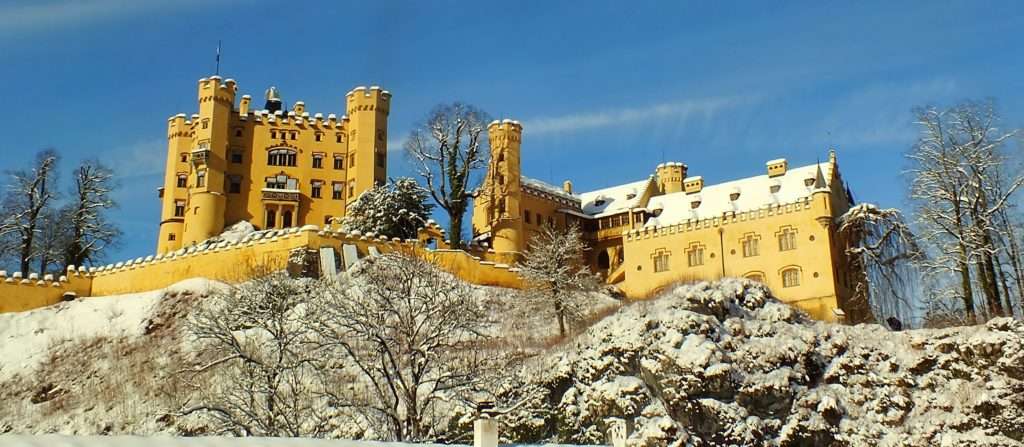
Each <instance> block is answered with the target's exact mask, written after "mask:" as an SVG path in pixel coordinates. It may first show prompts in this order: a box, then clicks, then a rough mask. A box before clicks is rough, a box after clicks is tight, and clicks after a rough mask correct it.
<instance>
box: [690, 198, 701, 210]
mask: <svg viewBox="0 0 1024 447" xmlns="http://www.w3.org/2000/svg"><path fill="white" fill-rule="evenodd" d="M697 208H700V200H694V201H692V202H690V209H691V210H695V209H697Z"/></svg>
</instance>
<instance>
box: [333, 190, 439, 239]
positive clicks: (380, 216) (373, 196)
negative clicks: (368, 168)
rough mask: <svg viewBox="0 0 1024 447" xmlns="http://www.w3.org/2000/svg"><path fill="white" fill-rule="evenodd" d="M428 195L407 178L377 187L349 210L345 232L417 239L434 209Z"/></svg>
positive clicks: (343, 221) (354, 203) (344, 227)
mask: <svg viewBox="0 0 1024 447" xmlns="http://www.w3.org/2000/svg"><path fill="white" fill-rule="evenodd" d="M429 195H430V193H429V191H427V190H426V189H424V188H423V187H421V186H420V185H419V184H417V183H416V180H413V179H411V178H408V177H400V178H398V179H395V180H392V181H391V182H390V183H388V184H384V185H376V186H374V187H373V188H371V189H368V190H366V191H365V192H363V193H362V194H361V195H360V196H359V198H357V199H356V201H355V202H353V203H352V205H350V206H349V207H348V210H347V212H346V214H345V217H344V219H342V223H341V226H342V229H343V230H344V231H356V230H358V231H361V232H363V233H367V232H374V233H377V234H382V235H384V236H387V237H397V238H401V239H414V238H415V237H416V232H417V230H419V229H420V228H421V227H423V225H424V223H425V222H426V220H427V219H428V218H429V217H430V213H431V211H432V209H433V205H431V204H429V203H427V200H428V198H429Z"/></svg>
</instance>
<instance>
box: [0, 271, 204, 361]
mask: <svg viewBox="0 0 1024 447" xmlns="http://www.w3.org/2000/svg"><path fill="white" fill-rule="evenodd" d="M211 284H212V283H211V282H210V281H208V280H205V279H188V280H184V281H181V282H179V283H176V284H174V285H172V286H170V287H168V288H167V289H164V290H156V291H151V292H143V293H135V294H126V295H115V296H108V297H98V298H83V299H79V300H75V301H68V302H61V303H58V304H54V305H52V306H47V307H43V308H39V309H34V310H30V311H27V312H12V313H4V314H0V381H3V380H4V379H9V378H11V376H12V375H14V374H15V373H19V372H20V373H31V371H33V370H34V369H35V368H36V367H37V366H39V364H40V363H41V362H42V361H43V360H45V359H46V357H47V356H48V355H49V351H50V350H49V348H50V346H52V345H54V344H57V343H61V342H65V341H69V340H75V339H81V338H84V337H111V338H113V337H131V336H139V335H142V331H143V329H144V328H143V322H144V321H145V320H146V319H147V318H148V317H149V315H150V312H151V311H152V309H153V305H154V304H155V303H156V302H157V301H158V300H159V299H160V297H162V296H163V295H164V293H165V292H171V293H174V292H177V291H183V290H190V291H195V292H199V293H202V292H205V291H206V290H207V289H209V288H210V287H211Z"/></svg>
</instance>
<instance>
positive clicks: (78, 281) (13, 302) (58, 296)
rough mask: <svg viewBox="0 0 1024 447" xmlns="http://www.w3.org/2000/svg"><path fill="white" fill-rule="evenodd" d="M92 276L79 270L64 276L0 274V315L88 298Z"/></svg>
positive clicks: (19, 273)
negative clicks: (69, 298) (67, 299)
mask: <svg viewBox="0 0 1024 447" xmlns="http://www.w3.org/2000/svg"><path fill="white" fill-rule="evenodd" d="M91 290H92V275H91V274H90V273H89V272H88V271H87V270H86V269H85V268H82V267H79V268H77V269H76V268H75V267H73V266H72V267H69V268H68V271H67V274H66V275H60V276H59V277H55V276H54V275H52V274H44V275H42V276H41V277H40V275H39V274H38V273H29V274H28V275H27V276H25V275H23V274H22V273H21V272H14V273H12V274H10V275H8V273H7V271H5V270H0V312H20V311H24V310H30V309H35V308H38V307H43V306H49V305H51V304H56V303H58V302H60V301H61V300H64V299H66V298H67V297H82V296H89V294H90V293H91Z"/></svg>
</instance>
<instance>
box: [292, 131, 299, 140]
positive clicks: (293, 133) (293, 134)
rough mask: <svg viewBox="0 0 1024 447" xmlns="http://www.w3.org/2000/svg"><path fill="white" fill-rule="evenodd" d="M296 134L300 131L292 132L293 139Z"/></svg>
mask: <svg viewBox="0 0 1024 447" xmlns="http://www.w3.org/2000/svg"><path fill="white" fill-rule="evenodd" d="M296 135H298V133H297V132H292V139H293V140H294V139H295V136H296Z"/></svg>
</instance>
